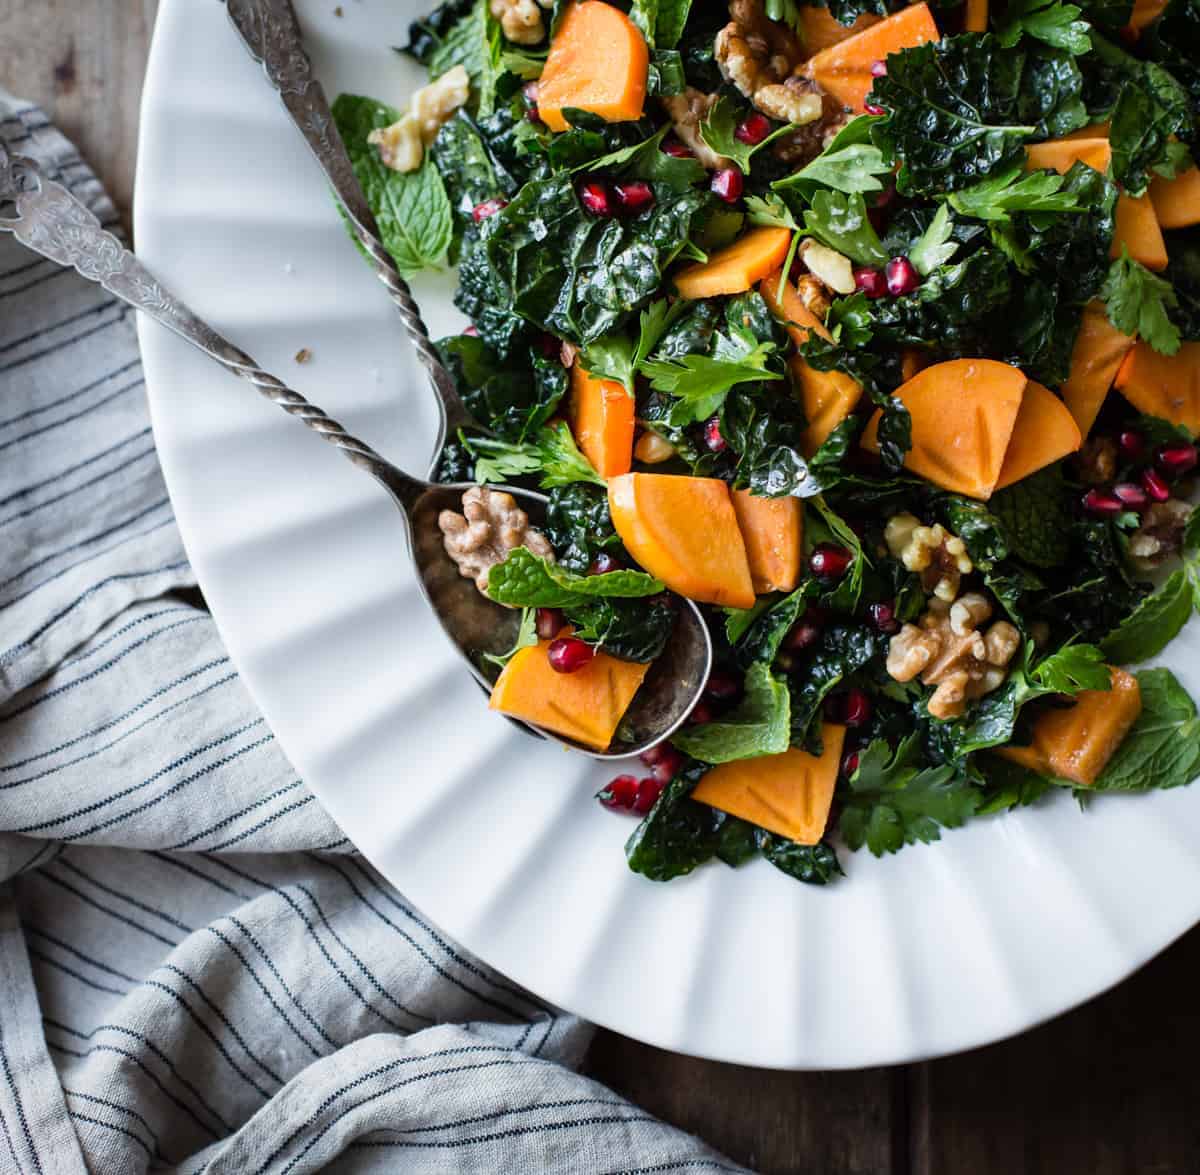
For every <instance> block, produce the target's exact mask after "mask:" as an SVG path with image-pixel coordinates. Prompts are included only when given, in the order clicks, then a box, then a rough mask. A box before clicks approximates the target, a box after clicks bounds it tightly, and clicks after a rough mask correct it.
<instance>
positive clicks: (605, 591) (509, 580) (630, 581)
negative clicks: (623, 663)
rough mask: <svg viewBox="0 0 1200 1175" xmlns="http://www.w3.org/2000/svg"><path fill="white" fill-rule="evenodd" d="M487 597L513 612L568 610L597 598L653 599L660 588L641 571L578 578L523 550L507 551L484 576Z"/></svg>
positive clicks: (656, 582)
mask: <svg viewBox="0 0 1200 1175" xmlns="http://www.w3.org/2000/svg"><path fill="white" fill-rule="evenodd" d="M487 590H488V596H489V597H490V598H491V599H493V600H495V601H496V603H497V604H507V605H509V606H510V607H514V608H570V607H572V606H573V605H576V604H580V603H586V602H588V601H590V600H594V599H600V598H616V599H636V598H639V597H643V596H655V595H658V594H659V593H660V592H662V591H663V590H664V588H663V585H662V584H661V583H660V582H659V581H658V580H657V579H655V578H654V576H652V575H647V574H646V573H645V572H644V571H606V572H605V573H604V574H603V575H579V574H577V573H576V572H574V571H568V570H567V569H566V568H565V567H560V566H559V565H558V564H557V563H551V562H550V561H549V560H547V559H543V558H541V557H540V556H539V555H535V554H534V553H533V552H532V551H531V550H529V549H528V548H527V547H515V548H514V549H513V550H511V551H509V553H508V558H507V559H505V560H504V562H503V563H497V564H496V565H495V566H494V567H493V568H492V569H491V570H490V571H489V572H488V589H487Z"/></svg>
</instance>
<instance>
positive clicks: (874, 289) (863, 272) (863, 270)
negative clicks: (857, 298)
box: [854, 265, 887, 298]
mask: <svg viewBox="0 0 1200 1175" xmlns="http://www.w3.org/2000/svg"><path fill="white" fill-rule="evenodd" d="M854 286H855V288H856V289H859V290H862V292H863V293H864V294H866V295H867V297H868V298H882V297H883V295H884V294H886V293H887V278H885V277H884V276H883V272H882V270H878V269H872V268H870V266H866V265H864V266H862V267H860V268H859V269H856V270H855V271H854Z"/></svg>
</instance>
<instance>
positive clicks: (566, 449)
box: [459, 420, 605, 489]
mask: <svg viewBox="0 0 1200 1175" xmlns="http://www.w3.org/2000/svg"><path fill="white" fill-rule="evenodd" d="M459 439H460V440H461V441H462V443H463V445H464V447H465V448H466V450H467V452H469V453H470V454H471V455H472V456H473V457H475V458H477V460H476V462H475V480H476V481H477V482H479V483H481V484H487V483H488V482H506V481H511V480H512V479H513V478H514V477H525V476H527V475H528V474H531V473H540V474H541V483H540V484H541V486H542V488H543V489H550V488H552V487H553V486H565V485H570V484H571V483H572V482H577V481H590V482H593V483H594V484H596V485H604V484H605V482H604V478H602V477H601V476H600V475H599V474H598V473H597V472H596V470H595V469H594V468H593V467H592V464H591V462H590V461H588V459H587V458H586V457H585V456H584V455H583V454H582V453H581V452H580V451H579V447H578V446H577V445H576V444H575V438H574V437H573V436H572V435H571V430H570V429H569V428H568V427H567V425H566V423H565V422H564V421H561V420H559V421H556V422H555V423H553V424H546V425H543V426H542V427H541V428H540V429H539V430H538V431H537V432H536V433H535V434H534V435H533V437H532V438H531V439H529V440H527V441H523V442H520V443H516V444H514V443H511V442H509V441H501V440H497V439H495V438H494V437H481V436H467V435H466V434H465V433H460V434H459Z"/></svg>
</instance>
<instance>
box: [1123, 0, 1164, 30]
mask: <svg viewBox="0 0 1200 1175" xmlns="http://www.w3.org/2000/svg"><path fill="white" fill-rule="evenodd" d="M1166 6H1167V0H1133V12H1132V13H1131V14H1130V16H1129V23H1128V24H1127V25H1126V26H1125V27H1126V28H1127V29H1131V30H1132V31H1133V32H1135V33H1140V32H1141V31H1142V29H1144V28H1145V27H1146V26H1147V25H1151V24H1153V23H1154V22H1155V21H1156V20H1158V18H1159V17H1160V16H1161V15H1162V13H1163V9H1164V8H1166Z"/></svg>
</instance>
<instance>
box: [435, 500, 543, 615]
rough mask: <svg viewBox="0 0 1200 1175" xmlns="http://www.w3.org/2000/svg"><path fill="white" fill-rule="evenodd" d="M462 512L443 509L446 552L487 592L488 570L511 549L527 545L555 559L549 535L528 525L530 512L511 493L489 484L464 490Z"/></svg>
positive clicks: (441, 527) (462, 572)
mask: <svg viewBox="0 0 1200 1175" xmlns="http://www.w3.org/2000/svg"><path fill="white" fill-rule="evenodd" d="M462 501H463V512H462V514H456V513H455V512H454V511H453V510H443V511H442V512H441V514H439V515H438V529H439V530H441V532H442V542H443V543H444V544H445V547H446V554H447V555H449V556H450V558H451V559H453V560H454V562H455V564H456V565H457V566H458V572H459V574H460V575H461V576H462V577H463V578H464V579H473V580H474V581H475V586H476V587H477V588H478V589H479V590H480V591H481V592H482V593H483V594H484V595H487V581H488V572H489V571H490V570H491V569H492V568H493V567H495V566H496V564H497V563H503V562H504V560H505V559H507V558H508V554H509V552H510V551H513V550H516V548H517V547H527V548H528V549H529V550H530V551H532V552H533V553H534V554H535V555H540V556H541V557H542V558H543V559H549V560H551V562H553V560H554V549H553V548H552V547H551V546H550V543H549V541H548V540H547V539H546V536H545V535H544V534H542V532H541V531H539V530H537V529H536V528H535V527H532V526H530V525H529V515H528V514H526V513H525V511H524V510H522V509H521V507H520V506H518V505H517V503H516V500H515V499H514V498H513V496H512V494H506V493H505V492H504V491H503V490H492V489H488V487H487V486H472V487H471V488H470V489H469V490H467V491H466V493H464V494H463V498H462Z"/></svg>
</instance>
